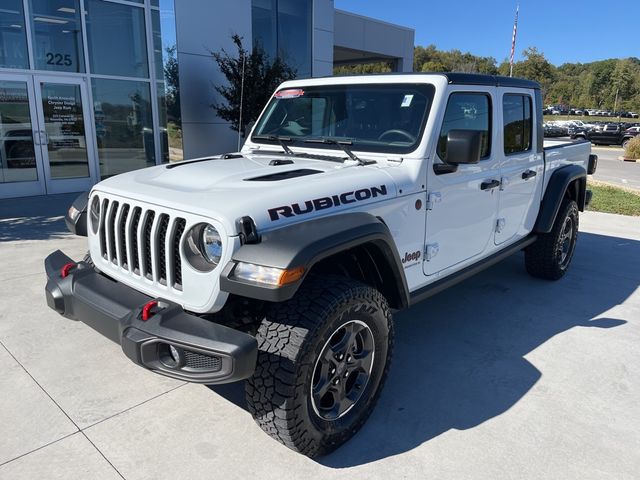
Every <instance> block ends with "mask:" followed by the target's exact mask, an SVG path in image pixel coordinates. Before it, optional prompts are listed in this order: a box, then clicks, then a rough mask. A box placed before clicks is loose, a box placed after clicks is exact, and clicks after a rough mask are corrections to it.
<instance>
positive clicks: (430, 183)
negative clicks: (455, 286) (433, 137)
mask: <svg viewBox="0 0 640 480" xmlns="http://www.w3.org/2000/svg"><path fill="white" fill-rule="evenodd" d="M459 88H460V91H456V92H453V93H451V94H450V96H449V99H448V102H447V108H446V111H445V114H444V119H443V121H442V126H441V128H440V134H439V138H438V145H437V148H436V152H435V160H434V163H436V164H441V163H443V161H444V160H445V159H446V143H447V135H448V133H449V131H450V130H476V131H481V132H482V138H483V144H482V152H481V157H482V158H481V160H480V162H479V163H476V164H461V165H459V166H458V168H457V169H456V170H455V171H448V172H447V171H443V170H439V171H437V172H436V169H433V170H431V171H429V172H428V174H427V189H428V191H429V197H430V202H429V205H428V208H429V210H428V211H427V227H426V235H425V243H426V248H425V257H424V260H425V261H424V262H423V268H424V273H425V275H434V274H437V273H438V272H442V271H443V270H446V269H449V268H452V267H453V268H455V267H460V268H461V264H463V263H464V262H465V261H467V260H469V259H472V258H474V257H478V256H480V255H482V254H484V253H485V252H487V251H488V250H490V249H491V247H492V246H493V235H494V231H495V221H496V216H497V211H498V193H499V183H500V182H499V180H500V156H499V155H497V153H496V152H497V150H498V148H500V146H497V145H495V142H496V135H495V131H494V128H493V125H495V124H496V121H495V119H496V113H495V106H494V105H493V101H492V96H491V94H495V89H490V90H491V91H488V92H474V91H473V87H462V86H461V87H459ZM493 98H495V95H493Z"/></svg>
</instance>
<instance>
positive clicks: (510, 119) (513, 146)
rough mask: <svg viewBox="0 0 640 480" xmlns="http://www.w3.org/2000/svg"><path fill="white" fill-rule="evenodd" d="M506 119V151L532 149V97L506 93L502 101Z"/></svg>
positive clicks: (509, 152) (513, 151)
mask: <svg viewBox="0 0 640 480" xmlns="http://www.w3.org/2000/svg"><path fill="white" fill-rule="evenodd" d="M502 112H503V113H502V116H503V119H504V135H503V136H504V153H505V154H507V155H509V154H511V153H518V152H526V151H529V150H531V129H532V123H533V119H532V118H531V97H529V96H526V95H505V96H504V98H503V101H502Z"/></svg>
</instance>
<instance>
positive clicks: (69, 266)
mask: <svg viewBox="0 0 640 480" xmlns="http://www.w3.org/2000/svg"><path fill="white" fill-rule="evenodd" d="M75 266H76V264H75V263H73V262H69V263H65V264H64V266H63V267H62V268H61V269H60V276H61V277H62V278H67V276H68V275H69V272H70V271H71V269H72V268H75Z"/></svg>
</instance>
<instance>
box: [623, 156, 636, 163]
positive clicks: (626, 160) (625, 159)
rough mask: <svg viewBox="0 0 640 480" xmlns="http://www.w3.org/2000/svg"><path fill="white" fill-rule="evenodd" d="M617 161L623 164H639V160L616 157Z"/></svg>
mask: <svg viewBox="0 0 640 480" xmlns="http://www.w3.org/2000/svg"><path fill="white" fill-rule="evenodd" d="M618 160H622V161H623V162H631V163H636V162H640V159H635V158H624V157H618Z"/></svg>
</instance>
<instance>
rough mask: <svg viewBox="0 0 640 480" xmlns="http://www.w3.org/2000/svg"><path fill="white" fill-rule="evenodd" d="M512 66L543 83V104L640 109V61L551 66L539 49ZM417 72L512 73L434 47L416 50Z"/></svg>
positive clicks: (357, 70)
mask: <svg viewBox="0 0 640 480" xmlns="http://www.w3.org/2000/svg"><path fill="white" fill-rule="evenodd" d="M522 56H523V58H522V60H520V61H518V62H516V63H515V64H514V68H513V75H514V76H515V77H520V78H527V79H531V80H535V81H537V82H539V83H540V84H541V85H542V90H543V92H544V96H545V100H544V101H545V104H564V105H568V106H571V107H578V108H596V109H604V110H613V109H614V105H615V104H616V94H617V97H618V100H617V105H616V108H617V110H625V111H635V112H638V111H640V59H638V58H624V59H609V60H601V61H597V62H591V63H565V64H563V65H560V66H559V67H556V66H554V65H552V64H551V63H550V62H549V61H548V60H547V59H546V58H545V56H544V53H542V52H540V51H539V50H538V49H536V48H535V47H530V48H527V49H526V50H525V51H524V52H523V55H522ZM413 69H414V71H416V72H466V73H484V74H489V75H497V74H499V75H509V62H508V61H506V60H505V61H503V62H502V63H500V64H498V62H497V61H496V59H495V58H493V57H481V56H477V55H473V54H472V53H469V52H461V51H460V50H450V51H443V50H438V49H437V48H436V46H435V45H429V46H427V47H422V46H418V47H416V48H415V50H414V56H413ZM389 71H391V66H390V65H389V64H387V63H377V64H367V65H353V66H340V67H336V68H335V71H334V73H335V74H336V75H348V74H361V73H382V72H389Z"/></svg>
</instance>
